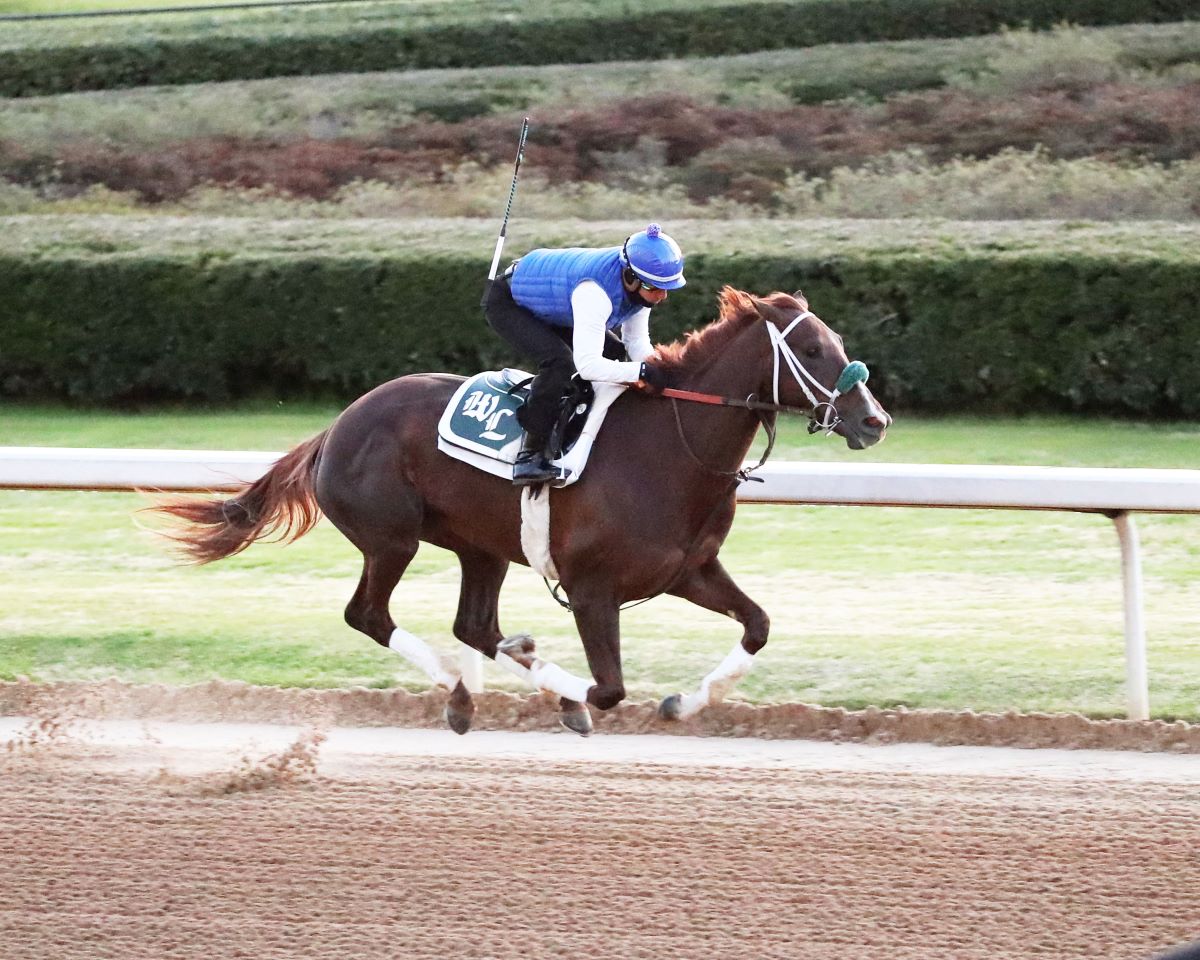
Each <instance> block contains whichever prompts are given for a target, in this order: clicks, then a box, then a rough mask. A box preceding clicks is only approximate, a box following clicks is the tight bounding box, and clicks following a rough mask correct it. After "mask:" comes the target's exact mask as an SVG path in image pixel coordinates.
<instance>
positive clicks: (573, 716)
mask: <svg viewBox="0 0 1200 960" xmlns="http://www.w3.org/2000/svg"><path fill="white" fill-rule="evenodd" d="M558 722H559V723H561V724H562V725H563V726H564V727H566V728H567V729H568V730H570V731H571V732H572V733H577V734H579V735H580V736H581V737H587V736H591V733H592V715H591V713H590V712H589V711H588V708H587V707H586V706H585V705H584V704H580V705H579V709H578V710H564V711H562V713H560V714H559V715H558Z"/></svg>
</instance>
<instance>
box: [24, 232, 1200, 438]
mask: <svg viewBox="0 0 1200 960" xmlns="http://www.w3.org/2000/svg"><path fill="white" fill-rule="evenodd" d="M637 226H638V225H637V224H629V223H623V224H596V223H586V224H585V223H573V222H559V223H553V224H541V225H537V226H536V227H535V226H534V225H533V224H529V223H523V222H519V221H518V222H514V223H513V224H512V225H511V227H510V234H509V236H510V240H509V246H508V251H509V253H511V254H513V255H516V254H517V253H519V252H521V250H522V249H525V248H527V247H529V246H533V245H536V244H546V245H563V244H573V243H574V244H595V245H601V244H607V243H616V242H619V241H620V240H621V239H622V238H623V237H624V236H625V234H626V233H627V232H629V231H630V230H632V229H635V228H636V227H637ZM668 228H669V229H670V231H671V232H672V233H673V235H675V236H676V238H677V239H679V240H680V241H681V242H682V244H683V245H684V247H685V251H686V252H687V255H688V261H687V276H688V285H687V287H686V288H685V289H684V290H681V291H679V292H677V293H676V294H673V295H672V297H671V299H670V301H669V303H668V304H667V305H666V306H665V307H663V308H660V309H659V310H658V311H656V316H655V320H654V325H653V333H654V335H655V338H656V339H657V340H660V341H665V340H667V339H671V338H673V337H675V336H677V335H679V334H680V333H682V332H683V331H684V330H687V329H691V328H694V327H696V326H699V325H702V324H703V323H705V322H706V321H707V320H709V319H710V318H712V316H713V315H714V312H715V311H714V304H715V296H716V291H717V290H718V289H719V288H720V286H721V285H723V284H725V283H730V284H733V285H734V286H737V287H740V288H742V289H746V290H750V291H752V292H757V293H767V292H770V291H772V290H787V291H791V290H794V289H797V288H803V289H804V291H805V292H806V294H807V295H808V296H809V298H810V300H811V302H812V306H813V308H814V310H816V312H817V313H818V314H819V315H821V316H823V317H824V318H825V319H826V320H828V321H829V322H830V324H831V325H832V326H834V327H835V328H836V329H838V330H839V331H840V332H842V333H843V334H844V336H845V338H846V342H847V345H848V348H849V351H850V353H851V355H852V356H856V357H859V358H861V359H863V360H865V361H866V362H867V363H868V364H869V365H870V367H871V369H872V371H873V379H872V385H873V386H874V387H876V388H877V391H878V393H879V394H880V396H881V397H882V398H884V399H885V402H886V403H888V404H889V405H891V406H895V407H898V408H903V409H909V410H916V409H920V410H928V411H947V412H950V411H996V412H1021V411H1026V410H1030V411H1033V410H1036V411H1057V412H1072V411H1075V412H1080V411H1086V412H1094V413H1123V414H1138V415H1154V416H1163V417H1195V416H1197V415H1200V226H1195V225H1181V224H1139V225H1096V224H1092V225H1088V224H1065V223H1063V224H1055V223H1028V222H1021V223H1016V222H1013V223H1003V224H966V223H957V222H930V223H921V222H914V221H828V222H810V223H779V222H766V223H760V222H754V223H751V222H725V223H718V222H715V221H687V222H681V223H673V224H669V225H668ZM0 230H2V231H3V235H4V236H5V237H6V240H7V243H6V245H5V249H4V250H3V251H2V252H0V332H2V340H0V395H3V396H8V397H40V398H51V397H53V398H66V399H69V400H72V401H75V402H78V403H85V404H86V403H116V402H129V401H157V400H166V399H180V398H182V399H192V400H201V401H226V400H231V399H235V398H239V397H245V396H250V395H263V394H274V395H279V396H313V395H322V396H329V395H336V396H338V397H339V398H341V399H348V398H351V397H353V396H355V395H357V394H359V393H361V392H363V391H365V390H367V389H369V388H370V387H372V386H374V385H375V384H376V383H379V382H382V381H384V380H386V379H389V378H391V377H393V376H398V375H401V374H405V373H411V372H417V371H430V370H452V371H455V372H458V373H469V372H473V371H475V370H478V369H481V368H484V367H492V366H498V365H503V364H513V363H518V362H519V361H520V360H521V358H520V357H517V356H515V355H512V354H511V353H510V351H509V350H508V349H507V348H506V347H505V346H504V345H503V344H501V343H500V341H499V340H498V338H497V337H496V336H495V335H493V334H492V333H491V332H490V331H489V330H488V329H487V328H486V326H485V325H484V323H483V320H482V317H481V314H480V310H479V306H478V301H479V296H480V293H481V289H482V282H483V281H482V278H483V276H484V274H485V272H486V268H487V263H488V261H489V258H490V251H491V247H492V243H493V240H492V232H491V229H490V228H489V226H488V225H487V224H484V223H480V222H476V221H446V220H443V221H419V222H413V223H402V224H394V223H388V222H384V221H349V222H346V221H342V222H336V223H335V222H328V221H325V222H320V221H311V222H310V221H303V222H302V221H291V222H286V221H285V222H277V221H254V220H234V219H227V220H201V219H171V218H134V217H96V218H59V217H12V218H7V219H0Z"/></svg>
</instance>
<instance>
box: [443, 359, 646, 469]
mask: <svg viewBox="0 0 1200 960" xmlns="http://www.w3.org/2000/svg"><path fill="white" fill-rule="evenodd" d="M529 376H530V375H529V374H527V373H525V372H524V371H521V370H510V369H504V370H499V371H497V370H490V371H487V372H486V373H480V374H476V375H475V376H474V377H472V378H471V379H469V380H467V381H466V382H465V383H463V385H462V386H461V387H459V388H458V389H457V390H456V391H454V396H452V397H451V398H450V402H449V403H447V404H446V409H445V410H444V411H443V412H442V418H441V420H439V421H438V441H437V445H438V449H439V450H441V451H442V452H443V453H445V454H446V455H447V456H451V457H453V458H454V459H455V460H462V461H463V462H464V463H469V464H471V465H472V466H474V467H478V468H479V469H480V470H483V471H485V472H487V473H490V474H493V475H494V476H497V477H504V478H505V479H508V480H511V479H512V465H513V464H514V463H515V462H516V459H517V454H518V453H519V452H520V450H521V434H522V430H521V426H520V424H519V423H517V409H518V408H519V407H520V406H521V403H522V402H523V401H524V399H525V396H526V394H527V393H528V388H521V389H519V390H513V386H514V385H515V384H518V383H520V382H521V381H522V380H526V379H528V378H529ZM592 386H593V388H594V389H595V400H594V401H593V402H592V407H591V409H590V410H589V411H588V412H587V419H586V421H585V422H584V425H583V429H582V430H581V432H580V434H579V437H578V439H577V440H576V441H575V443H574V445H573V446H572V447H571V448H570V450H568V451H567V453H565V454H564V455H563V456H562V457H561V458H559V459H558V460H555V461H554V465H555V466H556V467H558V469H559V479H558V480H555V481H551V485H552V486H555V487H565V486H569V485H570V484H572V483H574V482H575V481H576V480H578V479H579V477H580V476H581V475H582V474H583V468H584V465H585V464H586V463H587V459H588V454H590V453H591V450H592V442H593V441H594V440H595V439H596V434H597V433H598V432H599V430H600V424H601V423H603V422H604V416H605V414H606V413H608V408H609V407H610V406H611V405H612V403H613V401H614V400H616V399H617V397H619V396H620V395H621V394H622V393H624V392H625V390H626V386H625V384H623V383H595V384H593V385H592ZM509 391H512V392H511V393H510V392H509Z"/></svg>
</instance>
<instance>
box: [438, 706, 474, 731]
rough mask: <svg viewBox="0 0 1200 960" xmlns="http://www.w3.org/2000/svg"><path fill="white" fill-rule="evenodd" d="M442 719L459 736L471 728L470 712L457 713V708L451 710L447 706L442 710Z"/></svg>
mask: <svg viewBox="0 0 1200 960" xmlns="http://www.w3.org/2000/svg"><path fill="white" fill-rule="evenodd" d="M442 719H443V720H445V721H446V725H447V726H449V727H450V729H451V730H453V731H454V732H455V733H457V734H458V735H459V736H460V737H461V736H462V735H463V734H464V733H466V732H467V731H468V730H470V729H471V720H472V714H470V713H459V712H458V711H457V710H451V709H450V708H449V707H446V709H445V710H443V711H442Z"/></svg>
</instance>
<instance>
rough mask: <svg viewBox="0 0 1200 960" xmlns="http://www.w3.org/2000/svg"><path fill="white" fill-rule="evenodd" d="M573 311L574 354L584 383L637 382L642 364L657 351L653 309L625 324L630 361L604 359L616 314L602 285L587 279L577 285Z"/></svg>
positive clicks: (572, 349)
mask: <svg viewBox="0 0 1200 960" xmlns="http://www.w3.org/2000/svg"><path fill="white" fill-rule="evenodd" d="M571 312H572V315H573V316H574V321H575V327H574V331H573V333H572V336H571V353H572V355H573V357H574V360H575V369H576V370H578V371H579V376H581V377H582V378H583V379H584V380H600V381H610V382H613V383H635V382H636V381H637V379H638V375H639V374H640V373H641V368H642V361H643V360H645V359H646V358H647V357H648V356H650V354H651V353H653V352H654V347H653V346H652V345H651V343H650V308H649V307H643V308H642V309H641V310H639V311H637V313H635V314H633V315H632V316H630V318H629V319H628V320H626V321H625V322H624V323H623V324H621V342H622V343H624V344H625V350H626V351H627V352H628V353H629V356H630V357H631V358H632V359H630V360H609V359H607V358H606V357H605V356H604V340H605V333H606V330H607V328H606V327H605V323H606V322H607V320H608V318H609V316H610V315H611V314H612V302H611V301H610V300H609V299H608V294H606V293H605V292H604V288H603V287H601V286H600V284H598V283H596V281H594V280H584V281H583V283H581V284H580V285H579V286H577V287H576V288H575V290H574V292H573V293H572V294H571Z"/></svg>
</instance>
